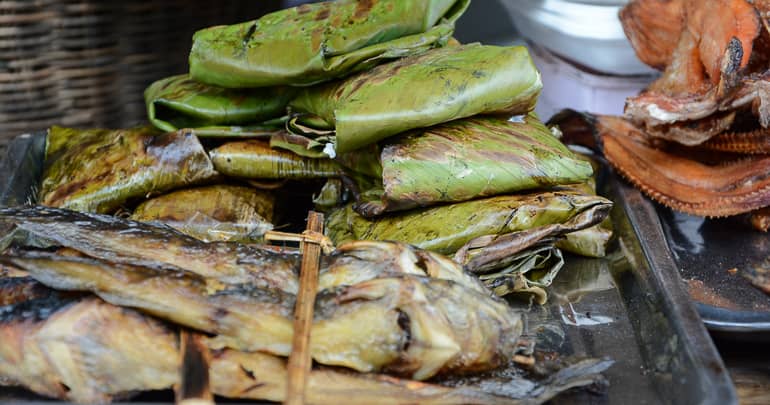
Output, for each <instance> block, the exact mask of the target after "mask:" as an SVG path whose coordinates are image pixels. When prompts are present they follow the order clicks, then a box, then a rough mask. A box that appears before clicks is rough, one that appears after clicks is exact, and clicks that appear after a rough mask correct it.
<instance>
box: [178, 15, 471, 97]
mask: <svg viewBox="0 0 770 405" xmlns="http://www.w3.org/2000/svg"><path fill="white" fill-rule="evenodd" d="M469 3H470V0H367V1H357V0H339V1H334V2H332V1H327V2H323V3H316V4H308V5H302V6H299V7H294V8H289V9H285V10H281V11H277V12H274V13H271V14H267V15H265V16H263V17H261V18H259V19H258V20H254V21H248V22H244V23H240V24H235V25H228V26H215V27H210V28H206V29H203V30H201V31H198V32H196V33H195V35H194V36H193V45H192V50H191V51H190V76H191V77H192V78H193V79H195V80H197V81H199V82H203V83H208V84H213V85H216V86H222V87H230V88H243V87H266V86H277V85H284V84H291V85H311V84H315V83H319V82H322V81H326V80H330V79H333V78H336V77H341V76H344V75H347V74H350V73H351V72H355V71H361V70H365V69H369V68H371V67H372V66H374V65H376V64H379V63H382V62H383V61H386V60H388V59H394V58H400V57H404V56H407V55H413V54H417V53H421V52H424V51H426V50H428V49H430V48H432V47H435V46H443V45H444V44H445V43H446V42H447V41H448V39H449V38H450V37H451V35H452V32H453V31H454V22H455V20H457V19H458V18H459V17H460V16H461V15H462V13H463V12H464V11H465V9H466V8H467V7H468V4H469Z"/></svg>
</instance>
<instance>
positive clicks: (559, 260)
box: [478, 241, 564, 305]
mask: <svg viewBox="0 0 770 405" xmlns="http://www.w3.org/2000/svg"><path fill="white" fill-rule="evenodd" d="M508 262H509V264H508V265H507V266H506V267H504V268H502V269H498V270H495V271H493V272H490V273H486V274H479V275H478V276H479V279H481V281H482V282H483V283H484V285H486V286H487V287H488V288H490V289H491V290H492V291H494V293H495V294H496V295H498V296H501V297H502V296H505V295H513V296H516V297H520V298H524V299H529V298H530V297H531V298H532V299H533V300H534V302H535V303H537V304H538V305H543V304H545V303H546V302H547V301H548V293H547V291H546V287H549V286H550V285H551V283H552V282H553V279H554V278H555V277H556V275H557V274H559V270H561V268H562V267H563V266H564V257H563V256H562V254H561V251H560V250H559V249H558V248H556V247H554V245H553V242H552V241H547V242H544V243H542V244H539V245H537V246H534V247H532V248H529V249H527V250H525V251H523V252H519V253H517V254H514V255H511V257H510V259H509V260H508Z"/></svg>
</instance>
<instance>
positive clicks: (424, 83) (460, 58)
mask: <svg viewBox="0 0 770 405" xmlns="http://www.w3.org/2000/svg"><path fill="white" fill-rule="evenodd" d="M541 87H542V83H541V81H540V73H538V71H537V69H536V68H535V65H534V64H533V63H532V59H531V58H530V56H529V53H528V51H527V49H526V48H524V47H521V46H519V47H498V46H485V45H479V44H471V45H463V46H457V47H446V48H441V49H434V50H431V51H429V52H426V53H424V54H422V55H418V56H413V57H410V58H404V59H401V60H398V61H395V62H391V63H388V64H386V65H381V66H378V67H376V68H374V69H372V70H370V71H367V72H362V73H360V74H357V75H354V76H352V77H350V78H347V79H345V80H343V81H341V82H335V83H330V84H326V85H323V86H317V87H312V88H307V89H303V90H302V91H301V92H300V93H299V95H298V96H297V98H295V99H294V100H293V101H292V102H291V103H290V106H291V107H292V108H293V109H295V110H297V111H299V112H305V113H309V114H311V116H310V120H309V121H308V120H306V119H305V117H303V116H299V117H297V118H295V119H294V120H292V122H290V125H289V128H290V129H291V130H292V131H294V132H296V133H300V134H301V133H303V132H306V131H307V130H306V129H305V128H314V129H317V130H326V131H327V132H328V134H327V135H326V136H327V137H330V138H329V139H330V140H331V142H332V143H333V144H334V145H333V147H334V150H333V151H330V152H332V153H337V154H341V153H346V152H350V151H352V150H355V149H358V148H360V147H363V146H366V145H369V144H372V143H375V142H377V141H379V140H382V139H385V138H387V137H389V136H392V135H395V134H398V133H401V132H404V131H407V130H410V129H414V128H424V127H428V126H431V125H436V124H440V123H443V122H447V121H451V120H455V119H459V118H465V117H470V116H472V115H477V114H493V113H496V114H504V115H508V116H512V115H516V114H526V113H528V112H529V111H531V110H532V109H533V108H534V106H535V102H536V101H537V96H538V94H539V93H540V89H541ZM319 119H320V121H319ZM308 136H309V137H311V138H317V136H318V134H317V133H309V134H308ZM331 136H333V137H331ZM328 149H329V148H328V147H327V151H328Z"/></svg>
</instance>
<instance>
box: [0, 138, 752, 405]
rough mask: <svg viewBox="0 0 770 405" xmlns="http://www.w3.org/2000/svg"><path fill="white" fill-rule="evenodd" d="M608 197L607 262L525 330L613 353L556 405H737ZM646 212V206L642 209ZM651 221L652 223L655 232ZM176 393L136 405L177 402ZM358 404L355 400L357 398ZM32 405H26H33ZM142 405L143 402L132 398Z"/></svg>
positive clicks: (618, 193) (668, 286)
mask: <svg viewBox="0 0 770 405" xmlns="http://www.w3.org/2000/svg"><path fill="white" fill-rule="evenodd" d="M44 144H45V135H44V134H43V133H38V134H35V135H34V136H31V135H24V136H21V137H17V138H15V139H14V140H13V142H12V143H11V144H10V145H9V148H8V151H7V155H6V156H7V157H6V159H5V160H4V161H2V162H0V171H2V172H3V173H5V174H6V175H5V176H2V177H0V203H5V204H21V203H25V202H27V201H32V200H33V199H34V191H33V190H34V189H35V188H36V187H35V186H36V185H37V184H38V183H39V177H40V174H41V167H40V166H41V161H42V159H43V149H44V146H45V145H44ZM599 180H600V184H603V189H602V194H605V195H607V196H608V197H610V198H612V199H613V200H614V201H617V203H616V204H615V208H614V209H613V212H612V220H613V225H614V227H615V229H616V232H617V234H618V238H617V240H616V241H615V242H614V247H613V248H612V249H611V252H612V253H610V255H608V257H606V258H603V259H590V258H582V257H575V256H569V257H567V263H566V265H565V267H564V268H563V269H562V272H561V274H560V275H559V276H558V277H557V278H556V281H555V282H554V285H553V287H552V288H551V289H550V291H549V294H550V300H549V304H547V305H546V306H542V307H541V306H534V307H533V308H532V309H531V311H530V312H529V313H528V314H527V324H528V332H527V334H528V335H529V336H530V337H531V338H534V339H535V340H536V342H537V347H538V349H539V350H543V351H547V352H556V353H558V354H559V355H560V356H562V357H563V358H585V357H606V358H610V359H613V360H614V361H615V364H614V365H613V366H612V367H611V368H609V369H608V370H607V371H606V372H605V373H604V375H605V376H606V377H607V380H608V381H609V383H610V385H609V387H608V388H607V390H606V392H605V393H604V394H603V395H596V394H593V393H591V392H588V391H586V390H579V391H572V392H568V393H566V394H563V395H561V396H560V397H558V398H556V399H555V400H553V401H552V403H555V404H573V403H580V404H606V403H613V404H616V403H617V404H626V403H634V404H645V403H646V404H720V405H722V404H733V403H737V399H736V393H735V389H734V387H733V385H732V382H731V381H730V378H729V376H728V374H727V372H726V370H725V368H724V365H723V364H722V360H721V358H720V357H719V355H718V354H717V351H716V349H715V347H714V345H713V343H712V341H711V339H710V338H709V336H708V334H707V332H706V330H705V328H704V327H703V323H702V322H701V319H700V317H699V316H698V313H697V311H696V310H695V308H694V307H693V305H692V304H691V302H690V300H689V299H688V296H687V292H686V291H685V289H684V285H683V283H682V280H681V278H680V277H679V273H678V272H677V270H676V268H675V267H672V266H668V267H666V266H651V264H650V261H649V260H648V257H647V256H646V255H645V252H647V251H649V250H650V249H661V251H662V252H664V253H665V252H667V251H668V250H667V249H663V247H665V245H664V244H665V242H664V240H663V239H660V238H659V239H654V240H653V239H650V238H649V235H650V234H648V233H647V232H649V231H650V229H647V228H645V227H639V226H635V225H633V224H638V223H639V221H643V220H644V218H645V216H646V215H651V216H653V217H654V218H656V217H655V212H654V210H653V211H650V212H647V211H645V209H644V207H645V205H640V202H642V201H643V197H641V195H639V194H638V192H636V190H634V189H632V188H630V187H627V186H625V185H623V184H621V183H618V182H616V181H615V179H614V178H613V177H612V176H611V175H606V176H604V178H600V179H599ZM639 207H642V208H639ZM649 226H650V224H648V227H649ZM172 398H173V396H172V395H169V392H164V393H159V394H157V395H156V394H149V395H147V394H146V395H143V396H142V397H139V398H136V401H139V402H141V403H146V402H147V401H152V402H167V401H171V400H172ZM35 399H39V398H38V397H35V396H30V394H29V393H27V392H25V391H22V390H19V389H6V388H0V401H4V400H7V401H13V403H20V402H19V401H29V400H35ZM351 399H354V398H351ZM26 403H28V402H26ZM132 403H137V402H132Z"/></svg>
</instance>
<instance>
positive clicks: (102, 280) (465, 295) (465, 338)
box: [3, 251, 522, 379]
mask: <svg viewBox="0 0 770 405" xmlns="http://www.w3.org/2000/svg"><path fill="white" fill-rule="evenodd" d="M3 261H8V262H10V263H12V264H14V265H16V266H19V267H21V268H23V269H24V270H26V271H28V272H30V274H31V275H32V276H33V277H35V278H36V279H37V280H39V281H41V282H42V283H44V284H46V285H48V286H49V287H52V288H56V289H60V290H76V291H90V292H93V293H95V294H97V295H98V296H100V297H101V298H103V299H105V300H106V301H108V302H110V303H113V304H116V305H123V306H129V307H133V308H137V309H140V310H142V311H144V312H147V313H149V314H152V315H155V316H158V317H161V318H164V319H168V320H170V321H172V322H175V323H178V324H180V325H183V326H188V327H191V328H194V329H197V330H201V331H204V332H207V333H210V334H213V335H216V337H215V338H214V339H213V340H212V344H213V347H216V348H225V347H227V348H233V349H237V350H244V351H265V352H268V353H272V354H276V355H282V356H286V355H288V354H289V351H290V348H291V336H292V322H291V313H292V309H293V307H294V296H293V295H291V294H287V293H285V292H281V291H277V290H269V289H265V288H260V287H257V286H254V285H253V284H239V285H235V284H223V283H220V282H218V281H216V280H212V279H206V278H204V277H201V276H200V275H195V274H192V273H185V272H176V273H174V272H171V271H169V270H159V269H152V268H143V267H137V266H129V265H124V264H112V263H106V262H102V261H99V260H96V259H91V258H82V257H65V256H60V255H56V254H52V253H48V252H35V251H21V252H17V253H16V255H14V256H5V257H3ZM521 329H522V323H521V316H520V314H518V313H515V312H514V311H513V310H512V309H511V308H510V307H509V306H508V305H507V304H506V303H505V302H503V301H500V300H499V299H497V298H495V297H493V296H491V295H490V294H489V292H487V291H484V292H479V291H474V290H473V289H470V288H466V287H464V286H463V285H461V284H458V283H456V282H454V281H450V280H441V279H430V278H428V277H425V276H415V275H399V276H390V277H384V278H376V279H372V280H369V281H365V282H362V283H358V284H354V285H351V286H343V287H336V288H334V289H328V290H324V291H322V292H321V293H320V294H319V295H318V297H317V300H316V311H315V319H314V324H313V328H312V332H311V336H312V337H311V353H312V355H313V358H314V359H315V360H317V361H318V362H319V363H322V364H329V365H339V366H345V367H349V368H353V369H355V370H358V371H367V372H370V371H379V370H386V371H388V372H391V373H394V374H397V375H402V376H409V377H410V378H415V379H426V378H430V377H432V376H434V375H437V374H442V373H450V372H451V373H458V372H470V371H478V370H486V369H491V368H495V367H498V366H500V365H501V364H504V363H505V362H507V360H508V359H510V358H511V356H512V355H513V351H514V349H515V344H516V341H517V338H518V336H519V335H520V333H521Z"/></svg>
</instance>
